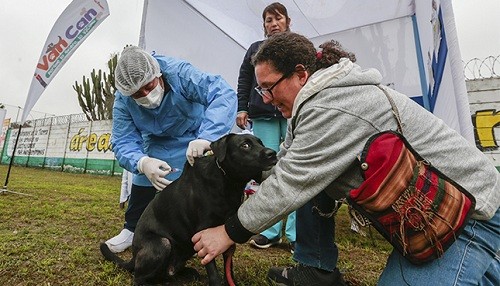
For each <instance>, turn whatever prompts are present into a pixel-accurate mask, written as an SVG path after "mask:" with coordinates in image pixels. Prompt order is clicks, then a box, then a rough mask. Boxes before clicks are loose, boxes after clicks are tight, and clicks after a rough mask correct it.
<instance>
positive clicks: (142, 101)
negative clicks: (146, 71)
mask: <svg viewBox="0 0 500 286" xmlns="http://www.w3.org/2000/svg"><path fill="white" fill-rule="evenodd" d="M162 99H163V87H161V85H160V83H159V82H158V84H157V85H156V87H155V88H154V89H153V90H151V91H150V92H149V93H148V95H146V96H143V97H139V98H134V100H135V102H137V104H139V105H140V106H142V107H145V108H148V109H153V108H157V107H158V106H160V103H161V100H162Z"/></svg>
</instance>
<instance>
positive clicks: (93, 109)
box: [73, 54, 118, 121]
mask: <svg viewBox="0 0 500 286" xmlns="http://www.w3.org/2000/svg"><path fill="white" fill-rule="evenodd" d="M117 61H118V54H114V55H113V56H112V57H111V59H110V60H109V61H108V69H109V73H108V74H106V73H105V72H104V73H103V72H102V71H101V70H99V71H97V72H96V70H95V69H93V70H92V72H91V73H90V78H87V77H86V76H83V80H82V83H81V84H79V83H78V82H77V81H75V84H74V85H73V89H74V90H75V91H76V93H77V95H78V103H79V104H80V107H81V109H82V111H83V113H84V114H85V116H86V117H87V119H88V120H89V121H96V120H104V119H112V118H113V102H114V100H115V95H114V94H115V91H116V87H115V69H116V63H117Z"/></svg>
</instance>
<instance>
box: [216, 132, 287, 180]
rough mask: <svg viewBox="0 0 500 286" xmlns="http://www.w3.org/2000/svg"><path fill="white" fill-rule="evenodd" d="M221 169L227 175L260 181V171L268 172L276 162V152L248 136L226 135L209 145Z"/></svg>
mask: <svg viewBox="0 0 500 286" xmlns="http://www.w3.org/2000/svg"><path fill="white" fill-rule="evenodd" d="M210 147H211V148H212V151H213V153H214V155H215V157H216V158H217V161H218V163H219V164H220V166H221V168H222V169H223V170H224V171H225V172H226V173H227V174H228V175H229V176H233V177H238V178H241V179H245V180H247V181H249V180H251V179H255V180H260V177H261V174H262V171H267V170H270V169H271V168H272V167H273V166H274V165H275V164H276V162H277V161H278V159H277V158H276V152H275V151H274V150H272V149H270V148H267V147H264V145H263V144H262V141H260V139H259V138H257V137H255V136H253V135H250V134H228V135H226V136H224V137H221V138H220V139H219V140H217V141H214V142H212V144H211V145H210Z"/></svg>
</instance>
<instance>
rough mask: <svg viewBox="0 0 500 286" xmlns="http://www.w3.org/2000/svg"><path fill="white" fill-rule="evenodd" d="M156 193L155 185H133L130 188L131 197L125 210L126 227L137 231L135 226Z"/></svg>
mask: <svg viewBox="0 0 500 286" xmlns="http://www.w3.org/2000/svg"><path fill="white" fill-rule="evenodd" d="M155 195H156V189H155V188H154V187H142V186H136V185H132V189H131V190H130V197H129V200H128V207H127V210H126V211H125V224H124V225H123V227H124V228H126V229H128V230H130V231H131V232H134V231H135V227H136V225H137V222H138V221H139V218H140V217H141V215H142V213H143V212H144V210H145V209H146V207H147V206H148V204H149V202H151V201H152V200H153V198H154V197H155Z"/></svg>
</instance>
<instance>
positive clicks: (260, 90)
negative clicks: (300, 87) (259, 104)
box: [255, 74, 287, 100]
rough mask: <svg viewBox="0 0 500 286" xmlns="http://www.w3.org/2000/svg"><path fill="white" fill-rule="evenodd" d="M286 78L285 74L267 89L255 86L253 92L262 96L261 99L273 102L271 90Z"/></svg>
mask: <svg viewBox="0 0 500 286" xmlns="http://www.w3.org/2000/svg"><path fill="white" fill-rule="evenodd" d="M286 77H287V75H286V74H284V75H283V76H282V77H281V78H280V79H278V81H276V82H275V83H274V84H273V85H271V87H269V88H262V87H260V86H256V87H255V91H257V93H258V94H259V95H260V96H262V98H266V99H269V100H273V91H272V90H273V88H274V87H275V86H277V85H278V83H280V81H282V80H284V79H285V78H286Z"/></svg>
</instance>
